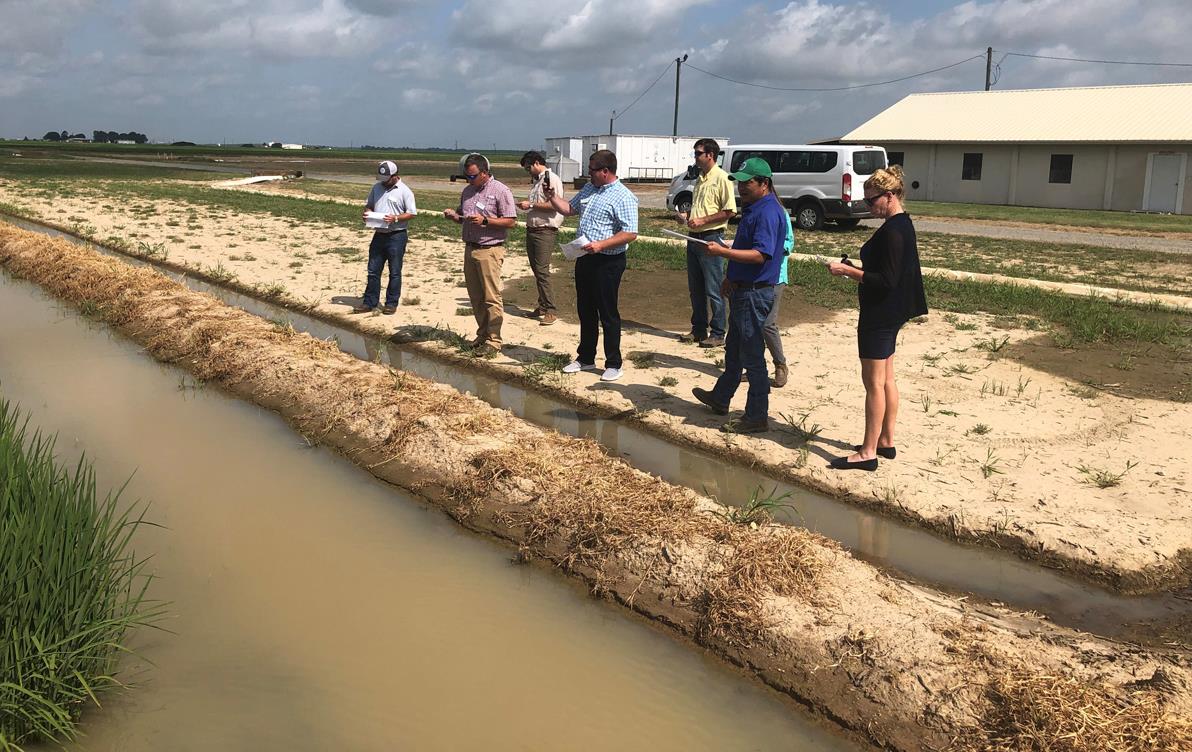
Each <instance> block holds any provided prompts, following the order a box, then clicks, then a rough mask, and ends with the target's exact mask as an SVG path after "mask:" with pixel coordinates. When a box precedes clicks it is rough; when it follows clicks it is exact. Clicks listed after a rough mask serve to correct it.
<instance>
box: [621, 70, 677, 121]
mask: <svg viewBox="0 0 1192 752" xmlns="http://www.w3.org/2000/svg"><path fill="white" fill-rule="evenodd" d="M674 64H675V62H674V61H673V60H672V61H670V62H669V63H667V64H666V67H665V68H663V69H662V72H661V73H659V74H658V78H656V79H654V83H653V84H650V85H649V86H647V87H646V90H645V91H643V92H642V93H641V94H638V95H637V99H635V100H633V101H632V102H630V103H629V107H626V108H625V109H623V110H621V111H620V112H617V111H616V110H613V112H615V113H616V114H615V115H613V117H612V120H617V119H618V118H620V117H621V116H622V115H624V114H625V113H626V112H629V110H630V109H632V107H633V105H635V104H637V103H638V102H640V101H641V99H642V97H644V96H646V95H647V94H649V93H650V89H653V88H654V84H656V83H658V82H659V81H661V80H662V77H663V76H665V75H666V72H667V71H668V70H670V69H671V66H672V65H674ZM610 122H611V121H610Z"/></svg>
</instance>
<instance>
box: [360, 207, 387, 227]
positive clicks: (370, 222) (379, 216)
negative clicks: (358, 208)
mask: <svg viewBox="0 0 1192 752" xmlns="http://www.w3.org/2000/svg"><path fill="white" fill-rule="evenodd" d="M364 226H365V227H373V228H376V229H378V230H383V229H385V228H386V227H388V226H389V223H388V222H386V221H385V213H384V212H375V211H370V212H365V213H364Z"/></svg>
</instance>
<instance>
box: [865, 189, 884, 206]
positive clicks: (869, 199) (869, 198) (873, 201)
mask: <svg viewBox="0 0 1192 752" xmlns="http://www.w3.org/2000/svg"><path fill="white" fill-rule="evenodd" d="M889 193H890V192H889V191H883V192H882V193H879V194H877V195H876V196H866V197H865V205H866V206H873V205H874V204H876V203H877V200H878V199H879V198H881V197H882V196H887V195H889Z"/></svg>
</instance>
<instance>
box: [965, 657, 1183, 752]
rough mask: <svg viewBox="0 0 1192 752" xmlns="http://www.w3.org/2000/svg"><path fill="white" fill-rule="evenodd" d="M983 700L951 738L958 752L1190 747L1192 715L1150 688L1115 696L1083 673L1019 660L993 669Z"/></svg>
mask: <svg viewBox="0 0 1192 752" xmlns="http://www.w3.org/2000/svg"><path fill="white" fill-rule="evenodd" d="M1157 675H1159V676H1161V675H1162V674H1161V672H1160V673H1159V674H1157ZM985 699H986V702H987V705H986V709H985V712H984V714H983V715H982V717H981V718H980V719H979V721H978V723H977V725H976V727H975V728H973V729H972V730H971V731H970V732H969V733H968V734H966V735H965V736H963V737H962V738H960V739H958V740H957V744H956V745H955V747H954V749H955V750H957V752H978V751H980V752H1188V751H1189V750H1192V719H1189V718H1188V717H1187V716H1186V715H1180V714H1177V713H1175V712H1172V711H1171V710H1170V709H1169V708H1168V707H1167V706H1166V698H1165V695H1164V693H1163V692H1162V691H1160V690H1156V689H1150V688H1143V689H1137V690H1135V691H1133V692H1129V693H1125V694H1121V695H1115V694H1114V693H1112V692H1111V690H1110V689H1109V688H1108V687H1107V686H1105V685H1104V684H1102V683H1100V682H1093V681H1089V680H1088V679H1087V678H1078V677H1075V676H1070V675H1063V676H1061V675H1056V674H1049V673H1040V672H1039V671H1038V670H1037V669H1032V668H1028V667H1026V666H1022V665H1017V666H1014V667H1013V668H1010V669H1001V670H998V671H995V672H994V673H993V675H992V677H991V678H990V680H989V682H988V683H987V684H986V685H985Z"/></svg>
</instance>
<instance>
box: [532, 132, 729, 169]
mask: <svg viewBox="0 0 1192 752" xmlns="http://www.w3.org/2000/svg"><path fill="white" fill-rule="evenodd" d="M700 138H703V136H640V135H627V134H623V133H618V134H613V135H604V136H562V137H558V138H548V139H546V151H545V152H544V154H545V155H546V159H547V161H548V162H551V161H552V160H553V159H555V158H556V157H558V156H562V157H566V158H570V159H574V160H575V161H576V162H578V163H579V164H580V165H581V169H582V170H583V172H584V173H587V171H588V157H589V156H590V155H591V154H592V152H594V151H598V150H600V149H609V150H611V151H612V152H613V153H615V154H616V155H617V177H618V178H620V179H621V180H667V181H669V180H670V179H671V178H672V177H674V175H675V173H677V172H683V171H684V170H686V169H687V168H688V166H690V165H691V164H693V163H694V162H695V157H693V156H692V155H691V152H692V150H693V148H694V147H695V142H696V141H698V140H699V139H700ZM708 138H715V139H716V142H717V143H719V144H720V147H721V148H724V147H725V146H728V139H727V138H724V137H721V136H709V137H708Z"/></svg>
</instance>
